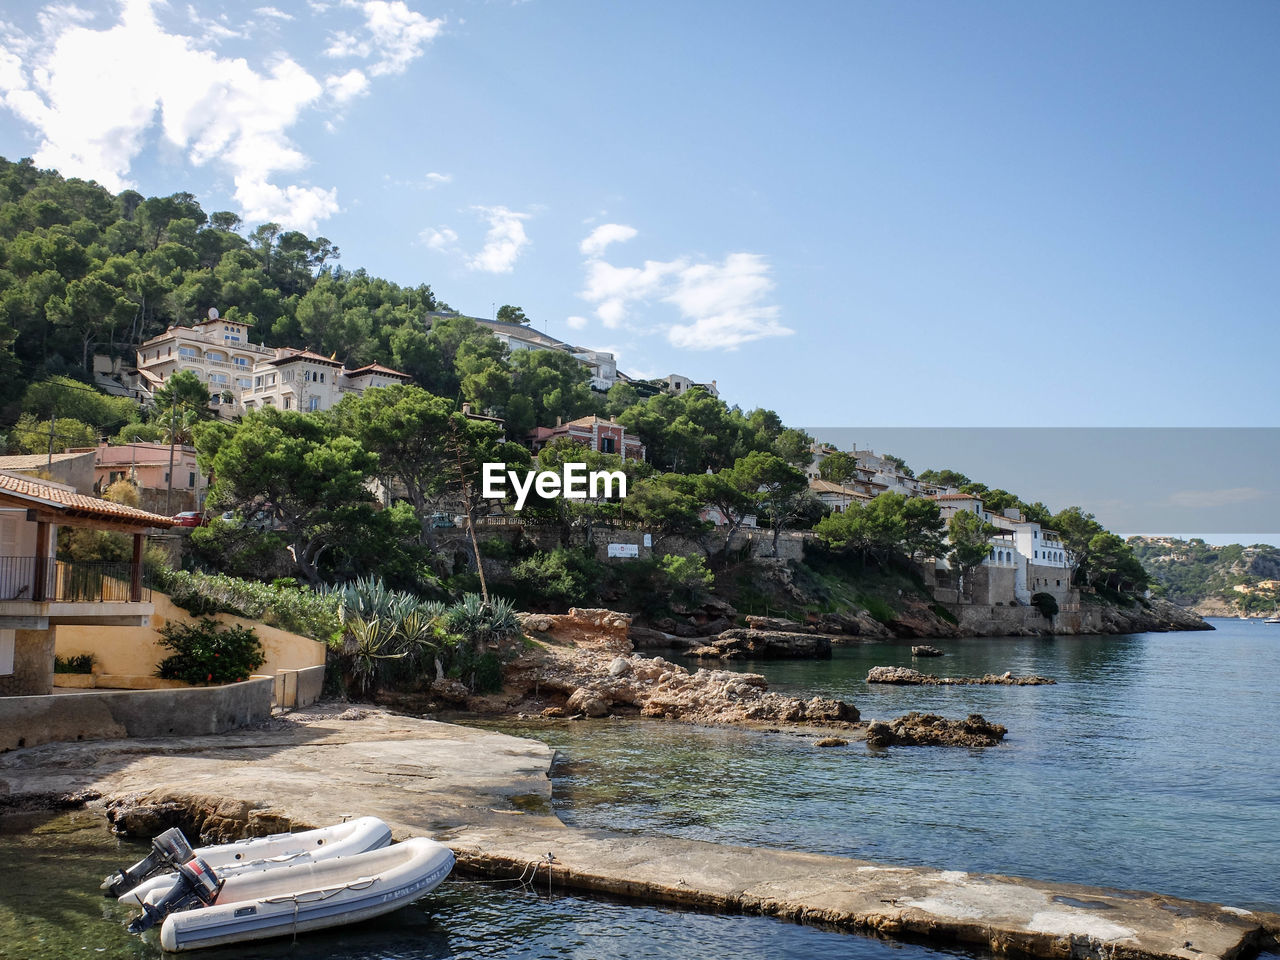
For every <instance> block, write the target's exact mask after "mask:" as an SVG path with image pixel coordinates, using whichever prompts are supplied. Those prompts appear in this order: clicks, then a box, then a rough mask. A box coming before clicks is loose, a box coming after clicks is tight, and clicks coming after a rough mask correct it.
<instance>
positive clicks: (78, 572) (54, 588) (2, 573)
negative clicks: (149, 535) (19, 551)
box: [0, 557, 151, 609]
mask: <svg viewBox="0 0 1280 960" xmlns="http://www.w3.org/2000/svg"><path fill="white" fill-rule="evenodd" d="M150 601H151V590H150V588H149V587H147V586H146V585H145V584H144V583H143V577H142V564H141V563H131V562H129V561H121V562H118V563H112V562H86V561H79V560H75V561H66V560H56V559H54V558H53V557H0V609H3V608H4V607H5V605H6V604H12V603H15V602H16V603H23V604H26V603H35V604H52V603H75V604H82V603H150Z"/></svg>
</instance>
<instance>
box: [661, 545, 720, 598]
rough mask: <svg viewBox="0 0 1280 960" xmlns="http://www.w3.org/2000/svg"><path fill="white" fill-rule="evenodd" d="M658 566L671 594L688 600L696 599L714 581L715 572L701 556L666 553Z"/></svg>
mask: <svg viewBox="0 0 1280 960" xmlns="http://www.w3.org/2000/svg"><path fill="white" fill-rule="evenodd" d="M658 568H659V569H660V570H661V571H662V574H663V578H664V579H665V580H666V584H665V585H666V587H667V588H668V589H669V590H670V591H671V592H672V593H673V594H676V595H678V596H681V597H683V598H686V599H689V600H697V599H698V598H699V597H701V596H703V595H704V594H705V593H706V592H707V591H708V590H710V589H711V588H712V587H713V586H714V585H715V582H716V578H715V574H713V573H712V572H711V571H710V570H708V569H707V561H706V560H705V559H704V558H703V557H696V556H695V557H689V556H685V555H684V554H679V553H668V554H667V555H666V556H664V557H663V558H662V560H661V561H659V563H658Z"/></svg>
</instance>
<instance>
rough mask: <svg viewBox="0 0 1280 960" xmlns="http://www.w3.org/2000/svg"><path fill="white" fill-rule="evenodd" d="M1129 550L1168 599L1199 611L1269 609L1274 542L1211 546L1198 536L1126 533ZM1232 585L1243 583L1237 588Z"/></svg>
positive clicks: (1277, 574) (1275, 567) (1276, 560)
mask: <svg viewBox="0 0 1280 960" xmlns="http://www.w3.org/2000/svg"><path fill="white" fill-rule="evenodd" d="M1128 543H1129V545H1130V547H1132V548H1133V552H1134V555H1135V556H1136V557H1137V558H1138V559H1139V560H1140V561H1141V562H1142V565H1143V566H1144V567H1145V568H1146V569H1147V571H1148V572H1149V573H1150V574H1151V577H1152V580H1153V581H1154V582H1155V583H1156V584H1158V586H1159V588H1160V589H1161V590H1162V591H1163V592H1164V594H1165V596H1167V597H1168V598H1169V599H1170V600H1172V601H1173V602H1174V603H1177V604H1180V605H1182V606H1195V607H1197V608H1203V609H1202V610H1201V612H1204V613H1210V614H1212V613H1220V614H1228V615H1236V614H1241V613H1243V614H1250V615H1260V614H1264V613H1266V614H1270V613H1271V612H1272V611H1273V610H1274V609H1275V608H1276V603H1277V600H1278V599H1280V597H1278V596H1277V591H1276V586H1275V583H1276V582H1277V581H1280V548H1277V547H1273V546H1270V545H1269V544H1263V543H1259V544H1254V545H1253V546H1248V547H1246V546H1242V545H1241V544H1238V543H1232V544H1228V545H1226V546H1214V545H1212V544H1208V543H1206V542H1205V541H1204V540H1201V539H1198V538H1197V539H1193V540H1178V539H1176V538H1173V537H1130V538H1129V541H1128ZM1236 587H1243V588H1244V589H1243V590H1237V589H1236Z"/></svg>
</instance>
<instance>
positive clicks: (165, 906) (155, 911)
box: [129, 857, 222, 933]
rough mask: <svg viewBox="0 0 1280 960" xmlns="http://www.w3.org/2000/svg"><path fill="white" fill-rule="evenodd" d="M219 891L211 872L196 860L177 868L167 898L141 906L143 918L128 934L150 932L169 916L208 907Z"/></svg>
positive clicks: (215, 876) (205, 864)
mask: <svg viewBox="0 0 1280 960" xmlns="http://www.w3.org/2000/svg"><path fill="white" fill-rule="evenodd" d="M221 889H222V881H220V880H219V879H218V875H217V874H216V873H214V872H213V868H212V867H210V866H209V864H207V863H205V862H204V861H203V860H202V859H200V858H199V857H194V858H192V860H191V862H190V863H184V864H182V865H181V866H179V867H178V882H177V883H175V884H174V885H173V888H172V889H171V890H170V891H169V893H168V895H167V896H165V897H164V898H162V899H161V900H160V901H159V902H158V903H154V904H151V903H144V904H143V905H142V914H141V916H138V917H135V918H134V920H133V922H132V923H130V924H129V932H130V933H142V931H143V930H150V929H151V928H152V927H154V926H155V925H156V924H157V923H160V922H161V921H162V920H164V918H165V917H167V916H168V915H169V914H171V913H177V912H179V911H181V910H190V909H192V908H193V907H207V906H209V904H211V903H213V901H214V900H216V899H218V891H219V890H221Z"/></svg>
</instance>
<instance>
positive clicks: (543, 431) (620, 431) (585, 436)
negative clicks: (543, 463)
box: [527, 416, 645, 460]
mask: <svg viewBox="0 0 1280 960" xmlns="http://www.w3.org/2000/svg"><path fill="white" fill-rule="evenodd" d="M561 437H567V438H568V439H570V440H572V441H574V442H575V443H580V444H582V445H583V446H584V447H587V448H588V449H590V450H595V451H598V452H599V453H616V454H619V455H620V456H621V457H622V458H623V459H624V460H643V459H644V454H645V448H644V444H643V443H641V442H640V438H639V437H634V436H628V435H627V429H626V427H624V426H623V425H622V424H620V423H618V422H617V421H616V420H604V419H602V418H600V417H596V416H590V417H579V418H578V419H577V420H570V421H569V422H568V423H560V422H559V418H558V417H557V418H556V425H555V426H554V427H535V428H534V429H533V430H531V431H529V434H528V437H527V439H528V443H529V446H530V447H531V448H532V449H533V452H534V453H537V452H538V451H539V450H541V449H542V448H543V447H545V446H546V445H547V444H548V443H550V442H551V441H552V440H557V439H559V438H561Z"/></svg>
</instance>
